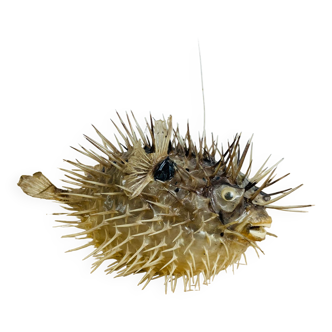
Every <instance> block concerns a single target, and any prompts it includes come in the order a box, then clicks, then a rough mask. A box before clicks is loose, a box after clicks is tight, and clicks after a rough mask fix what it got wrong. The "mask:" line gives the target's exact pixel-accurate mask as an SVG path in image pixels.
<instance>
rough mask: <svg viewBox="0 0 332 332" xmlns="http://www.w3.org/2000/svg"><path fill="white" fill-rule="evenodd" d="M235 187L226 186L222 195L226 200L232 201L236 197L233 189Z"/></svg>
mask: <svg viewBox="0 0 332 332" xmlns="http://www.w3.org/2000/svg"><path fill="white" fill-rule="evenodd" d="M232 189H233V188H224V189H223V190H222V191H221V197H222V198H223V199H224V200H225V201H232V200H233V199H234V198H235V197H236V193H234V191H233V190H232Z"/></svg>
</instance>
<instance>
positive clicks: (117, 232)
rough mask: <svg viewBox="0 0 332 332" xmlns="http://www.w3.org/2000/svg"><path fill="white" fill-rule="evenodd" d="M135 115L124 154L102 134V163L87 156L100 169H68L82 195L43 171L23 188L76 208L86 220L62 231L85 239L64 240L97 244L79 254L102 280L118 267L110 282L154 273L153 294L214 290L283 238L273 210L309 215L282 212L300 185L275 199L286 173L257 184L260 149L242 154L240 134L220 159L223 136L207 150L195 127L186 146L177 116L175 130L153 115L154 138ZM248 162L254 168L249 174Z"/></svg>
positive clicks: (269, 173)
mask: <svg viewBox="0 0 332 332" xmlns="http://www.w3.org/2000/svg"><path fill="white" fill-rule="evenodd" d="M132 116H133V119H134V121H135V123H136V128H137V132H135V130H134V129H133V126H132V123H131V121H130V119H129V117H128V116H127V118H128V125H126V124H125V123H124V121H122V119H121V118H120V116H119V118H120V121H121V123H122V126H123V127H124V132H122V131H121V130H120V129H119V128H118V127H117V126H116V124H114V125H115V127H116V129H117V130H118V131H119V134H120V135H121V137H122V139H123V141H124V144H120V143H119V141H118V139H117V138H116V140H117V143H118V147H116V146H115V145H114V144H113V143H111V142H110V141H109V140H108V139H107V138H106V137H104V136H103V135H102V134H101V133H100V132H99V131H98V130H97V129H96V132H97V134H98V135H99V137H100V139H101V142H102V144H100V143H98V142H96V141H94V140H93V139H91V138H89V137H86V138H87V140H88V141H89V142H90V143H92V145H94V146H95V147H96V148H97V149H98V150H99V151H101V152H102V155H100V154H99V153H100V152H99V153H96V152H94V151H91V150H87V149H86V148H84V147H82V150H81V151H80V150H77V151H79V152H81V153H83V154H84V155H85V156H88V157H90V158H91V159H92V160H93V161H94V162H97V165H94V166H90V165H85V164H83V163H80V162H79V161H77V162H72V161H68V163H69V164H71V165H73V166H74V167H75V169H74V170H64V171H65V172H67V173H68V175H67V174H66V177H67V178H68V179H70V181H69V180H63V181H64V182H68V183H70V184H73V185H76V186H79V188H68V187H65V188H66V189H59V188H56V187H55V186H54V185H53V184H52V183H51V182H50V181H49V180H48V179H47V178H46V177H45V176H44V175H43V174H42V173H41V172H37V173H35V174H33V175H32V176H26V175H23V176H21V178H20V180H19V183H18V185H19V186H20V187H21V188H22V190H23V191H24V192H25V193H26V194H28V195H30V196H32V197H37V198H44V199H50V200H56V201H59V202H60V203H64V204H67V205H68V207H66V209H67V210H69V212H68V213H67V215H68V216H75V217H77V219H78V220H77V221H61V222H63V223H66V224H69V225H70V226H74V227H77V228H79V229H80V230H81V231H79V232H78V233H75V234H70V235H66V236H64V237H75V238H80V239H89V240H90V241H89V242H88V243H86V244H84V245H83V246H81V247H78V248H75V249H72V250H69V251H74V250H78V249H81V248H86V247H88V246H92V247H94V250H93V251H92V252H91V253H90V254H89V255H88V256H87V257H89V256H93V257H95V258H96V262H95V263H94V264H93V271H94V270H95V269H96V268H98V267H99V266H100V265H101V264H102V263H103V262H104V261H107V262H110V260H112V261H111V264H110V265H108V267H107V269H106V272H107V273H112V272H113V271H118V272H117V273H118V274H117V276H127V275H130V274H135V273H145V274H144V276H143V278H142V279H141V281H140V282H139V284H141V283H143V282H145V285H144V287H145V286H146V285H147V284H148V283H149V282H150V281H151V280H153V279H156V278H159V277H162V276H164V277H165V291H166V292H167V285H168V284H170V287H171V290H172V291H173V292H174V290H175V287H176V283H177V279H178V278H179V277H182V278H183V283H184V290H185V291H187V290H191V289H192V287H194V288H195V289H196V288H199V287H200V275H202V276H203V278H204V282H203V283H204V284H208V283H209V282H210V280H211V279H212V280H213V279H214V277H215V275H216V274H218V273H219V272H220V271H222V270H225V269H226V268H227V267H228V266H230V265H233V267H234V264H239V262H240V259H241V256H242V255H243V256H244V259H245V262H246V257H245V251H246V250H247V248H248V247H253V248H254V250H255V251H256V252H257V253H258V250H261V249H260V248H259V246H258V245H257V242H259V241H262V240H264V239H265V236H266V235H272V236H273V235H274V234H272V233H268V232H267V231H266V230H265V228H266V227H270V226H271V222H272V220H271V217H270V216H269V215H268V214H267V212H266V209H267V208H272V209H278V210H285V211H297V210H296V209H297V208H300V207H305V206H309V205H293V206H276V205H273V204H272V203H274V202H276V201H278V200H279V199H281V198H283V197H285V196H286V195H289V194H290V193H292V192H293V191H295V190H296V189H298V188H299V187H300V186H298V187H296V188H294V189H292V188H291V189H286V190H283V191H279V192H275V193H271V194H267V193H265V192H264V191H263V189H264V190H265V189H266V188H268V187H270V186H271V185H273V184H274V183H276V182H277V181H279V180H281V179H282V178H284V177H285V176H286V175H285V176H283V177H281V178H279V179H274V176H273V175H274V171H275V167H276V165H277V164H276V165H274V166H272V167H270V168H268V169H267V168H264V167H265V163H266V162H265V163H264V165H263V166H262V167H261V168H260V169H259V170H258V171H257V172H256V174H254V175H253V176H251V177H249V175H250V171H251V168H252V153H251V152H252V149H251V148H250V146H251V140H250V141H248V142H247V144H246V146H245V148H244V150H243V152H242V153H241V152H240V145H239V141H240V136H241V135H236V136H235V138H234V140H233V141H232V143H231V144H228V146H227V149H225V151H223V149H221V151H220V150H219V149H218V147H217V142H216V141H215V140H214V139H213V135H212V144H211V146H207V144H206V136H205V131H204V134H203V137H202V138H200V139H199V144H198V146H197V145H195V144H194V143H193V141H192V139H191V136H190V132H189V125H188V129H187V133H186V135H185V137H182V136H181V135H180V133H179V128H177V129H176V130H174V131H173V129H172V117H171V116H170V117H169V118H168V119H167V121H166V120H153V119H152V117H151V116H150V123H148V122H146V124H147V130H148V132H149V136H150V137H148V136H145V135H144V133H143V130H142V129H141V127H140V126H139V124H138V123H137V121H136V119H135V117H134V115H133V114H132ZM113 123H114V122H113ZM249 149H250V151H251V152H250V153H249V154H248V151H249ZM75 150H76V149H75ZM247 155H250V157H249V158H250V160H249V167H248V168H247V169H245V170H242V168H243V163H244V160H245V158H246V156H247ZM287 175H288V174H287ZM259 182H260V183H261V184H260V185H259V186H258V185H257V184H258V183H259ZM276 194H279V195H278V196H276V198H271V196H272V195H276ZM144 287H143V288H144Z"/></svg>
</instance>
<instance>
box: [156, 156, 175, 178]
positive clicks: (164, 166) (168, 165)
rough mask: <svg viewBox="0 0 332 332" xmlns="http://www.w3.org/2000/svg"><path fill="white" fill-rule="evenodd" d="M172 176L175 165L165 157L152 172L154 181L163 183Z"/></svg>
mask: <svg viewBox="0 0 332 332" xmlns="http://www.w3.org/2000/svg"><path fill="white" fill-rule="evenodd" d="M174 174H175V163H174V162H173V161H172V160H171V159H169V157H167V158H166V159H164V160H163V161H162V162H160V163H159V164H158V165H157V166H156V168H155V171H154V179H155V180H159V181H163V182H165V181H168V180H170V179H171V178H173V176H174Z"/></svg>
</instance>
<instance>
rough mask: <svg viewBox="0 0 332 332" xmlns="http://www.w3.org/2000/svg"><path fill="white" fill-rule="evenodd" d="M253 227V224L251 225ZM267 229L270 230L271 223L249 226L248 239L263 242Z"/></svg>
mask: <svg viewBox="0 0 332 332" xmlns="http://www.w3.org/2000/svg"><path fill="white" fill-rule="evenodd" d="M249 225H251V224H249ZM265 227H268V228H270V227H271V223H262V224H259V225H258V224H254V225H251V226H249V234H248V238H249V239H250V240H254V241H263V240H265V237H266V230H265Z"/></svg>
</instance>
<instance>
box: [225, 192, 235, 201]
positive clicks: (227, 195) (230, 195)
mask: <svg viewBox="0 0 332 332" xmlns="http://www.w3.org/2000/svg"><path fill="white" fill-rule="evenodd" d="M233 197H234V196H233V194H232V193H231V192H230V191H228V192H227V193H226V194H225V199H226V200H228V201H230V200H231V199H232V198H233Z"/></svg>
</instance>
